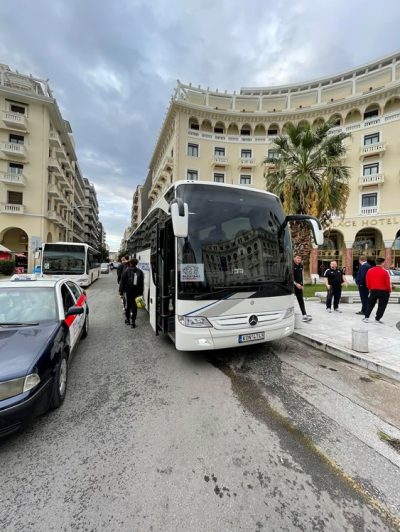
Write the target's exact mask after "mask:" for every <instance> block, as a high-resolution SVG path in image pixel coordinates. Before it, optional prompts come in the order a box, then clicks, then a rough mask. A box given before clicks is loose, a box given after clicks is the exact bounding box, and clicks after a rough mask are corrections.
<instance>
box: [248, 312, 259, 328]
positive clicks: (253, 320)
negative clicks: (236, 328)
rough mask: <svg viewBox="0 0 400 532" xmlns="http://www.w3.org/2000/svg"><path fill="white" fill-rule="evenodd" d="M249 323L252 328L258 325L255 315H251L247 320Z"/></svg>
mask: <svg viewBox="0 0 400 532" xmlns="http://www.w3.org/2000/svg"><path fill="white" fill-rule="evenodd" d="M249 323H250V325H251V326H252V327H254V325H257V323H258V318H257V316H256V315H255V314H252V315H251V316H250V318H249Z"/></svg>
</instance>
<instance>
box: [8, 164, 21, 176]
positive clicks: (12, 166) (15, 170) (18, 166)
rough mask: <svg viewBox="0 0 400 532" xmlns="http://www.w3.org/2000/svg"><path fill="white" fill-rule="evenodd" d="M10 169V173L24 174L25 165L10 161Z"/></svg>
mask: <svg viewBox="0 0 400 532" xmlns="http://www.w3.org/2000/svg"><path fill="white" fill-rule="evenodd" d="M8 171H9V172H10V174H20V175H21V174H22V172H23V171H24V165H23V164H19V163H9V165H8Z"/></svg>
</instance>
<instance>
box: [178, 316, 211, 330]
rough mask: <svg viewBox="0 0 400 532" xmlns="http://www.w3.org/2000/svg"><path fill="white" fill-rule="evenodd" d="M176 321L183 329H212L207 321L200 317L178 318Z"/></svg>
mask: <svg viewBox="0 0 400 532" xmlns="http://www.w3.org/2000/svg"><path fill="white" fill-rule="evenodd" d="M178 321H179V323H180V324H181V325H184V326H185V327H212V325H211V323H210V322H209V321H208V319H207V318H203V317H202V316H178Z"/></svg>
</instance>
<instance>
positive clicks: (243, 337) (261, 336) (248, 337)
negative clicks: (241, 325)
mask: <svg viewBox="0 0 400 532" xmlns="http://www.w3.org/2000/svg"><path fill="white" fill-rule="evenodd" d="M256 340H265V333H264V332H259V333H251V334H239V344H243V343H244V342H255V341H256Z"/></svg>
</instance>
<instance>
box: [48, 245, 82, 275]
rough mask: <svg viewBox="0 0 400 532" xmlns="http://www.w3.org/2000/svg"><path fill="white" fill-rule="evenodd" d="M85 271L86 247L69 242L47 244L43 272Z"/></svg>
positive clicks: (66, 272) (73, 272)
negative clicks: (70, 244)
mask: <svg viewBox="0 0 400 532" xmlns="http://www.w3.org/2000/svg"><path fill="white" fill-rule="evenodd" d="M84 272H85V248H84V247H83V246H69V245H68V244H62V245H61V244H54V245H52V244H46V245H45V248H44V252H43V273H45V274H46V273H48V274H71V275H72V274H82V273H84Z"/></svg>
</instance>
